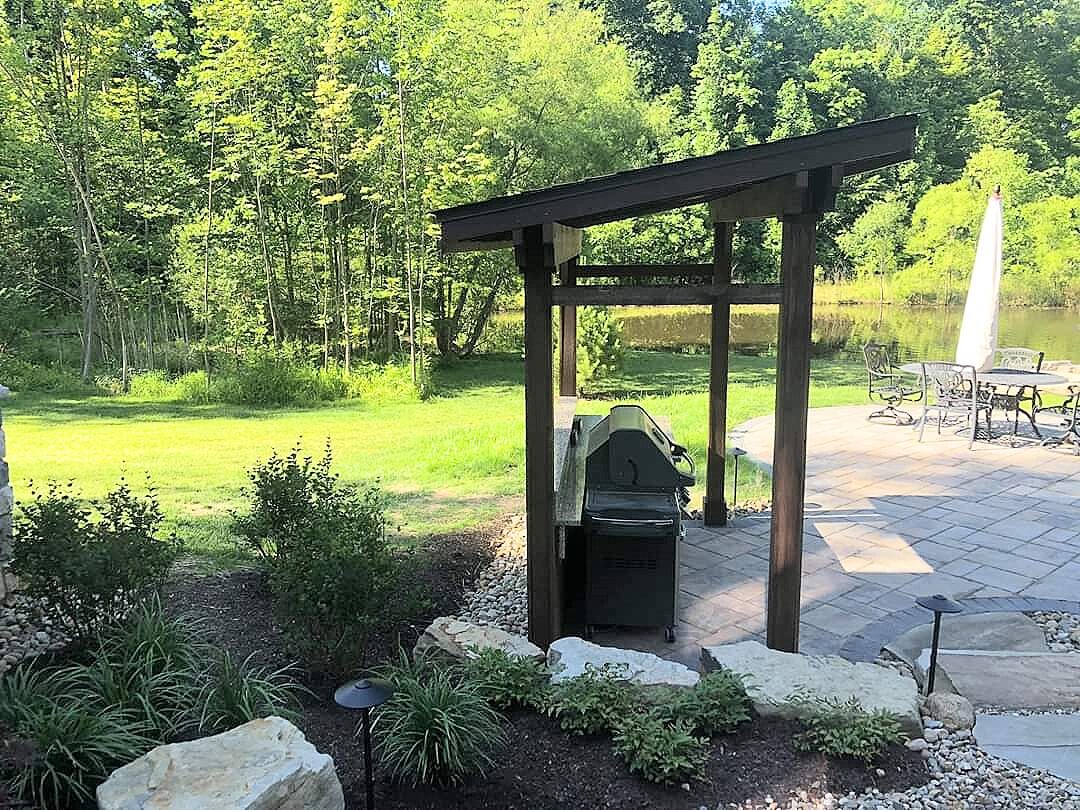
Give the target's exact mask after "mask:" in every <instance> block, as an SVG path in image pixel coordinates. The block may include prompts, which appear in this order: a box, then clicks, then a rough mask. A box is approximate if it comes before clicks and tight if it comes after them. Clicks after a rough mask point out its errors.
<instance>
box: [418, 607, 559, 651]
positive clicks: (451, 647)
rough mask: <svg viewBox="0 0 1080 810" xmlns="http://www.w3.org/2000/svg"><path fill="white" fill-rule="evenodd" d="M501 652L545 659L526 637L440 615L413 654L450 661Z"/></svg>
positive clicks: (421, 636) (420, 639) (419, 639)
mask: <svg viewBox="0 0 1080 810" xmlns="http://www.w3.org/2000/svg"><path fill="white" fill-rule="evenodd" d="M492 648H494V649H497V650H502V651H503V652H505V653H506V654H507V655H509V656H511V657H512V658H536V659H538V660H543V658H544V651H543V650H541V649H540V648H539V647H537V646H536V645H535V644H533V643H532V642H531V641H529V640H528V639H527V638H525V637H524V636H517V635H514V634H513V633H507V632H506V631H505V630H500V629H499V628H498V627H488V626H487V625H479V624H473V623H471V622H465V621H461V620H460V619H455V618H453V617H452V616H440V617H439V618H437V619H435V621H433V622H432V623H431V624H430V625H428V627H427V629H426V630H424V632H423V633H421V635H420V638H418V639H417V640H416V644H415V646H414V647H413V655H414V656H421V655H432V654H438V653H442V654H444V655H448V656H450V657H451V658H457V659H465V658H475V657H476V654H477V651H479V650H487V649H492Z"/></svg>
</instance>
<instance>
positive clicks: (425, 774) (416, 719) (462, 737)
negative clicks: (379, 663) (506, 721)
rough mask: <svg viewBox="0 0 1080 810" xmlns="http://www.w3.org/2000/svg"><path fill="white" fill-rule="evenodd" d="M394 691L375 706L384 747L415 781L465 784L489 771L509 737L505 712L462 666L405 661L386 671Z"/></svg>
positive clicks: (387, 762)
mask: <svg viewBox="0 0 1080 810" xmlns="http://www.w3.org/2000/svg"><path fill="white" fill-rule="evenodd" d="M382 677H383V678H385V679H386V680H387V681H389V682H390V683H391V684H392V686H393V688H394V695H393V697H391V698H390V700H389V701H387V702H386V703H385V704H383V705H382V706H380V707H379V708H378V709H377V710H376V712H375V723H374V728H375V729H377V734H378V743H377V745H378V752H379V757H380V760H381V761H382V763H383V764H384V766H385V767H386V768H387V770H388V771H389V773H390V774H391V776H392V777H393V778H394V779H396V780H398V781H401V782H405V783H407V784H411V785H414V786H415V785H418V784H428V785H443V786H446V785H459V784H461V783H463V782H464V781H465V780H466V779H468V778H469V777H471V776H483V775H484V774H485V773H487V772H488V771H489V770H490V769H491V768H492V767H493V766H494V764H495V760H494V757H493V753H494V752H495V750H496V749H497V748H499V747H500V746H501V745H503V744H504V743H505V741H506V732H505V730H504V728H503V718H502V716H501V715H500V714H499V713H498V712H497V711H495V709H493V708H492V707H491V706H490V705H489V704H488V702H487V700H486V699H485V698H484V695H483V694H481V692H480V689H479V688H478V687H477V685H476V684H474V683H473V682H471V681H470V680H469V679H468V678H466V677H465V676H464V674H463V673H462V671H461V669H460V668H459V667H456V666H450V665H445V664H438V663H432V662H420V663H414V664H410V663H409V662H408V660H407V658H405V657H404V655H403V660H402V663H401V664H399V665H398V666H395V667H391V668H388V669H386V670H384V671H383V673H382Z"/></svg>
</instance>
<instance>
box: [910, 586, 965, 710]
mask: <svg viewBox="0 0 1080 810" xmlns="http://www.w3.org/2000/svg"><path fill="white" fill-rule="evenodd" d="M915 604H916V605H918V606H919V607H921V608H926V609H927V610H932V611H933V612H934V637H933V639H932V640H931V642H930V672H929V674H928V675H927V676H926V694H928V695H929V694H931V693H932V692H933V691H934V673H935V672H936V671H937V654H938V642H939V641H940V640H941V614H942V613H961V612H963V610H964V606H963V605H961V604H960V603H959V602H957V601H956V600H955V599H950V598H949V597H947V596H946V595H945V594H943V593H935V594H934V595H933V596H920V597H919V598H918V599H916V600H915Z"/></svg>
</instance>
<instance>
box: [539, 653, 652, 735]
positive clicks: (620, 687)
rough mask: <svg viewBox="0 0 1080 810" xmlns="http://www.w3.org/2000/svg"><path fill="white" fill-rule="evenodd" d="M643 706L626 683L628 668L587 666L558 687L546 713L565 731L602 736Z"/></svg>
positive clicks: (556, 685)
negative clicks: (601, 734)
mask: <svg viewBox="0 0 1080 810" xmlns="http://www.w3.org/2000/svg"><path fill="white" fill-rule="evenodd" d="M642 705H643V697H642V694H641V692H640V690H639V689H638V688H637V687H636V686H635V685H634V684H632V683H630V682H629V681H628V680H627V679H626V668H625V665H623V666H616V665H613V664H605V665H604V666H602V667H600V668H596V667H594V666H592V665H587V666H586V667H585V671H584V672H583V673H582V674H581V675H578V676H576V677H573V678H567V679H566V680H564V681H559V682H558V683H556V684H555V685H554V686H553V687H552V689H551V691H550V693H549V695H548V699H547V705H546V706H545V708H544V710H545V711H546V712H547V714H548V715H550V716H551V717H554V718H555V719H556V720H557V721H558V723H559V727H560V728H561V729H562V730H563V731H568V732H570V733H571V734H600V733H603V732H606V731H612V730H613V729H615V728H616V727H617V726H618V724H619V723H620V722H621V721H622V720H624V719H625V718H626V717H627V716H628V715H629V714H631V713H633V712H634V711H636V710H637V709H639V708H640V707H641V706H642Z"/></svg>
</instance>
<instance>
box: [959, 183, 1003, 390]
mask: <svg viewBox="0 0 1080 810" xmlns="http://www.w3.org/2000/svg"><path fill="white" fill-rule="evenodd" d="M1002 220H1003V217H1002V211H1001V187H1000V186H998V188H996V189H995V190H994V193H993V194H992V195H991V197H990V202H989V203H987V206H986V214H985V215H983V221H982V228H981V229H980V230H979V244H978V246H977V247H976V248H975V264H974V266H973V267H972V270H971V283H970V284H969V285H968V293H967V300H966V301H965V302H964V320H963V322H962V323H961V324H960V339H959V340H958V341H957V342H956V362H957V363H961V364H963V365H965V366H974V367H975V370H976V371H986V370H987V369H989V368H990V367H991V366H993V364H994V353H995V352H996V351H997V335H998V298H999V293H1000V291H1001V240H1002V232H1003V228H1004V223H1003V221H1002Z"/></svg>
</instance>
